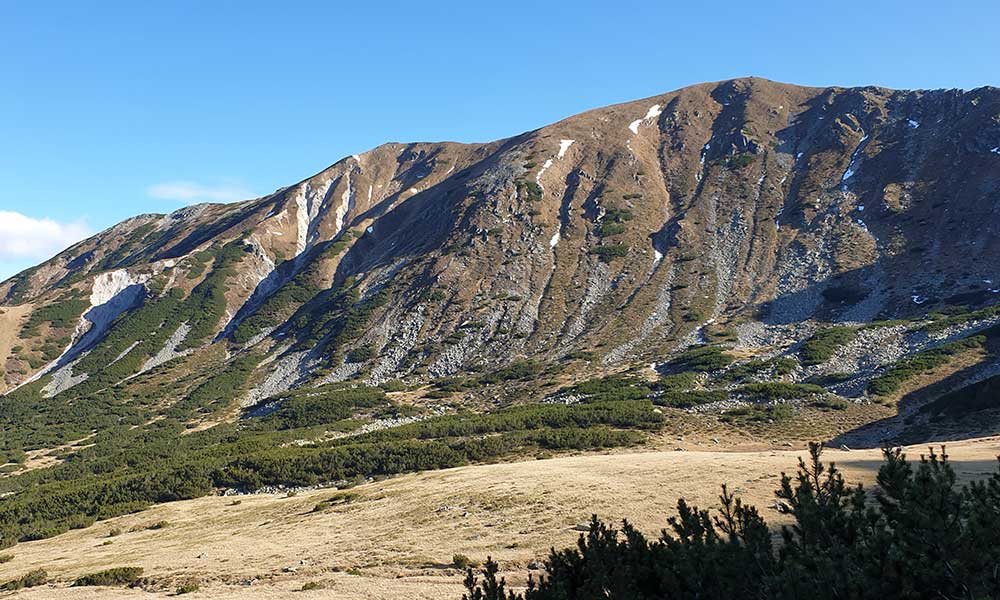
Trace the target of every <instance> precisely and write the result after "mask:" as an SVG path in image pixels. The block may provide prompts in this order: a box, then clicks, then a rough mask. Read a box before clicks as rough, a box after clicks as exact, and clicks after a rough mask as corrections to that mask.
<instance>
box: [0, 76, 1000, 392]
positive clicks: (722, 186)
mask: <svg viewBox="0 0 1000 600" xmlns="http://www.w3.org/2000/svg"><path fill="white" fill-rule="evenodd" d="M998 145H1000V90H997V89H995V88H981V89H977V90H972V91H958V90H949V91H932V92H923V91H918V92H900V91H892V90H886V89H882V88H874V87H872V88H852V89H841V88H827V89H819V88H801V87H796V86H791V85H783V84H777V83H773V82H769V81H766V80H761V79H740V80H733V81H727V82H722V83H717V84H703V85H698V86H692V87H690V88H684V89H682V90H679V91H677V92H673V93H670V94H664V95H662V96H657V97H653V98H649V99H646V100H641V101H637V102H631V103H627V104H622V105H616V106H612V107H608V108H603V109H597V110H594V111H590V112H587V113H583V114H581V115H577V116H574V117H571V118H569V119H566V120H564V121H561V122H559V123H556V124H554V125H551V126H548V127H544V128H542V129H539V130H536V131H532V132H528V133H525V134H522V135H520V136H517V137H514V138H509V139H506V140H501V141H498V142H494V143H490V144H474V145H463V144H452V143H440V144H386V145H384V146H380V147H378V148H376V149H374V150H371V151H369V152H366V153H364V154H360V155H355V156H351V157H348V158H345V159H343V160H341V161H339V162H337V163H336V164H334V165H333V166H331V167H330V168H328V169H326V170H324V171H323V172H321V173H319V174H317V175H315V176H313V177H311V178H309V179H307V180H305V181H303V182H300V183H298V184H295V185H293V186H290V187H288V188H284V189H282V190H279V191H277V192H276V193H274V194H272V195H270V196H267V197H264V198H260V199H257V200H251V201H247V202H242V203H237V204H232V205H199V206H194V207H190V208H186V209H183V210H181V211H178V212H176V213H173V214H171V215H165V216H164V215H145V216H140V217H136V218H134V219H130V220H128V221H125V222H123V223H121V224H119V225H117V226H115V227H113V228H111V229H109V230H108V231H105V232H103V233H101V234H99V235H97V236H95V237H94V238H92V239H90V240H87V241H85V242H81V243H80V244H78V245H76V246H75V247H73V248H70V249H69V250H67V251H66V252H63V253H62V254H60V255H59V256H57V257H55V258H54V259H52V260H50V261H48V262H46V263H44V264H42V265H40V266H39V267H36V268H34V269H32V270H29V271H26V272H24V273H22V274H20V275H18V276H16V277H15V278H13V279H11V280H9V281H7V282H5V283H4V284H2V285H0V297H3V298H5V301H4V302H5V304H7V305H10V306H20V305H22V303H25V302H31V303H32V305H33V307H34V308H33V310H32V314H31V316H30V318H29V321H28V323H27V324H25V326H24V327H23V328H22V330H21V331H20V333H19V334H18V335H19V337H20V338H21V340H20V342H19V343H18V345H17V347H18V351H17V352H13V351H12V350H10V349H9V348H8V349H6V350H7V352H6V356H5V357H4V358H3V360H4V362H5V367H4V381H5V383H4V385H6V386H7V387H8V388H12V387H14V386H18V385H23V384H24V383H25V382H26V381H31V380H32V379H33V378H38V377H39V375H40V374H46V375H45V376H44V377H41V379H39V380H38V381H39V382H40V383H44V385H42V386H40V389H41V391H42V393H43V394H46V395H51V394H56V393H58V392H60V391H64V390H69V389H72V388H73V387H76V386H83V389H84V390H85V391H86V392H87V393H92V392H93V391H95V390H100V389H104V388H106V387H107V386H111V385H114V384H117V383H119V382H121V381H123V380H125V379H126V378H128V377H134V376H135V375H136V374H138V373H144V372H148V371H149V370H150V369H152V368H155V367H156V366H158V365H161V364H163V363H165V362H167V361H168V360H170V359H176V358H177V357H184V356H189V355H190V354H191V353H197V351H198V350H199V349H200V348H203V347H204V346H205V345H206V344H211V343H213V342H215V343H217V344H222V345H224V346H225V347H226V349H227V351H228V353H229V355H230V356H231V357H232V355H234V354H235V355H239V354H246V353H257V354H258V355H259V356H266V357H267V362H268V366H267V367H266V368H261V369H257V370H256V373H255V374H257V375H258V380H256V381H254V382H253V383H252V384H251V385H249V386H248V388H249V389H248V390H247V394H246V396H245V398H244V401H245V402H252V401H254V400H257V399H260V398H262V397H264V396H266V395H268V394H272V393H276V392H280V391H284V390H285V389H288V388H289V387H294V386H301V385H306V384H310V385H315V384H316V383H324V382H329V381H339V380H343V379H347V378H352V377H360V378H362V379H367V380H371V381H374V382H376V383H378V382H381V381H385V380H388V379H397V378H401V377H426V376H430V377H439V376H446V375H452V374H455V373H459V372H463V371H467V370H469V369H472V368H477V367H482V366H489V367H497V366H502V364H503V363H506V362H508V361H509V360H510V359H511V358H513V357H517V356H523V357H529V358H537V359H542V360H552V359H557V358H560V357H565V356H567V355H570V354H572V353H574V352H575V353H580V352H588V353H592V354H593V355H595V356H596V357H597V359H598V360H599V362H600V363H601V364H605V365H610V366H613V365H618V364H623V363H628V362H630V361H637V360H643V361H645V360H649V359H656V358H658V357H661V356H663V355H664V354H665V353H667V352H669V351H670V350H672V349H674V348H676V347H677V346H678V345H683V344H685V343H691V342H697V341H703V340H704V339H705V336H706V335H707V334H710V333H711V332H712V331H713V330H715V331H718V330H721V329H729V330H733V331H735V332H736V333H743V334H744V335H742V336H740V337H738V338H737V344H738V345H740V346H747V347H751V348H754V347H758V346H761V345H767V344H770V343H774V342H775V341H779V340H780V339H781V338H782V337H784V336H791V337H795V336H796V333H795V331H794V328H792V331H791V332H790V331H789V328H790V326H793V325H798V324H802V323H803V322H808V321H809V320H810V319H819V320H836V321H855V322H865V321H870V320H873V319H876V318H899V317H913V316H922V315H924V314H926V313H927V312H928V311H933V310H938V309H941V308H943V307H944V308H946V307H954V306H966V307H970V306H971V307H976V306H981V305H984V304H988V303H989V302H993V301H995V300H996V296H995V295H994V294H996V293H997V289H998V286H1000V274H998V264H997V261H998V257H1000V252H998V247H997V228H998V225H997V222H998V221H997V219H996V218H995V217H996V212H997V201H998V200H997V198H998V185H1000V184H998V181H1000V150H996V147H997V146H998ZM994 279H995V280H996V281H997V283H996V284H994V283H993V281H994ZM126 330H127V331H126ZM149 333H152V335H147V334H149ZM140 336H141V337H142V339H140ZM799 336H801V333H799ZM352 350H355V351H356V352H355V353H354V354H353V357H354V358H355V359H356V360H345V359H346V358H347V355H348V354H349V353H351V351H352ZM231 359H232V358H230V360H231ZM172 364H176V363H172Z"/></svg>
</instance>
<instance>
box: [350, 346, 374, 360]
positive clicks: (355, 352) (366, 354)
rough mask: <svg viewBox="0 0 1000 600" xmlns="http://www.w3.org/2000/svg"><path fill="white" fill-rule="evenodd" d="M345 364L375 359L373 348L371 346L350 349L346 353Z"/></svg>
mask: <svg viewBox="0 0 1000 600" xmlns="http://www.w3.org/2000/svg"><path fill="white" fill-rule="evenodd" d="M346 358H347V362H349V363H359V362H365V361H366V360H371V359H373V358H375V348H373V347H372V346H371V345H364V346H359V347H357V348H352V349H351V350H349V351H348V352H347V357H346Z"/></svg>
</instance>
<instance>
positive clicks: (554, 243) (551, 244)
mask: <svg viewBox="0 0 1000 600" xmlns="http://www.w3.org/2000/svg"><path fill="white" fill-rule="evenodd" d="M559 240H560V235H559V230H558V229H556V232H555V233H553V234H552V238H551V239H549V248H555V247H556V246H558V245H559Z"/></svg>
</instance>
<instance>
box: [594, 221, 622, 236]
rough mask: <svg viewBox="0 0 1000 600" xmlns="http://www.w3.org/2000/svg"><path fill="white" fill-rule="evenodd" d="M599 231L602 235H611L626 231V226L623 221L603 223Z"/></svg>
mask: <svg viewBox="0 0 1000 600" xmlns="http://www.w3.org/2000/svg"><path fill="white" fill-rule="evenodd" d="M598 232H599V233H600V235H601V237H611V236H613V235H620V234H622V233H625V226H624V225H622V224H621V223H601V227H600V229H599V230H598Z"/></svg>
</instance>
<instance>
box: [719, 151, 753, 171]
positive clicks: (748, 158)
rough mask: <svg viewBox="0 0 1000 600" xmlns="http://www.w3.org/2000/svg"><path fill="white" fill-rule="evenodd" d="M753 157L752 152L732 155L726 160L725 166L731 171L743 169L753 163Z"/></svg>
mask: <svg viewBox="0 0 1000 600" xmlns="http://www.w3.org/2000/svg"><path fill="white" fill-rule="evenodd" d="M753 158H754V155H753V153H752V152H741V153H739V154H734V155H733V156H730V157H729V158H727V159H726V166H728V167H730V168H733V169H743V168H746V167H747V166H749V165H750V164H751V163H753Z"/></svg>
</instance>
